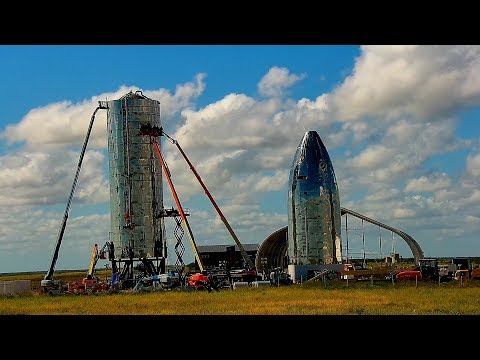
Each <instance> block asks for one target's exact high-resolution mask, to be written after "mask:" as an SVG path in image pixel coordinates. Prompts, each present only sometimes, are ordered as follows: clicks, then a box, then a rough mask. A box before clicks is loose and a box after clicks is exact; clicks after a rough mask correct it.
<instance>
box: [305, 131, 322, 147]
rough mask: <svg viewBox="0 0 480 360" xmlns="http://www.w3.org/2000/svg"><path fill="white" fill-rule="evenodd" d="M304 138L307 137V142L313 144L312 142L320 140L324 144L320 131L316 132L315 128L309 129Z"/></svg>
mask: <svg viewBox="0 0 480 360" xmlns="http://www.w3.org/2000/svg"><path fill="white" fill-rule="evenodd" d="M304 139H305V143H309V144H311V143H316V142H319V143H321V144H322V145H323V142H322V139H320V135H318V132H316V131H315V130H309V131H307V132H306V133H305V136H304Z"/></svg>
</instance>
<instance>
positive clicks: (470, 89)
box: [333, 45, 480, 121]
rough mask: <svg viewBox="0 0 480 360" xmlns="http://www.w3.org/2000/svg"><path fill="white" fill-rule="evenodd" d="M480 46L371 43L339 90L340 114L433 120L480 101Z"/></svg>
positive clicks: (350, 117) (348, 117) (337, 104)
mask: <svg viewBox="0 0 480 360" xmlns="http://www.w3.org/2000/svg"><path fill="white" fill-rule="evenodd" d="M479 74H480V46H477V45H474V46H464V45H458V46H445V45H438V46H433V45H432V46H421V45H411V46H403V45H393V46H388V45H385V46H384V45H367V46H362V53H361V55H360V57H359V58H358V59H357V61H356V63H355V68H354V71H353V73H352V74H351V75H350V76H348V77H347V78H346V79H345V81H344V82H343V83H342V84H341V85H339V87H338V88H337V89H335V91H334V93H333V96H334V101H335V107H336V110H337V114H338V116H339V118H341V119H342V120H346V121H348V120H356V119H359V118H361V117H362V116H369V115H372V116H383V117H385V118H395V117H399V116H400V115H402V114H411V115H414V116H416V117H418V118H432V117H433V116H434V115H437V114H440V113H443V114H445V113H449V112H452V111H454V110H456V109H458V108H460V107H466V106H471V105H475V104H478V103H479V101H480V85H479V84H480V82H479V80H480V75H479Z"/></svg>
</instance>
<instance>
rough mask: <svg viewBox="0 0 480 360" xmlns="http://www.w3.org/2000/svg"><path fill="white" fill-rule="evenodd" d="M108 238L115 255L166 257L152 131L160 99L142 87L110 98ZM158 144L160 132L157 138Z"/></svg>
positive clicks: (159, 178)
mask: <svg viewBox="0 0 480 360" xmlns="http://www.w3.org/2000/svg"><path fill="white" fill-rule="evenodd" d="M107 104H108V110H107V130H108V154H109V171H110V207H111V233H110V241H112V242H113V244H114V256H115V259H135V258H137V259H140V258H153V257H162V256H163V257H166V254H165V252H166V246H165V241H164V239H165V225H164V221H163V218H162V217H160V216H159V214H160V213H161V211H162V209H163V188H162V167H161V165H160V163H159V161H158V159H156V157H155V152H154V147H153V144H152V143H151V141H150V137H149V136H142V135H140V134H139V130H140V127H141V126H142V125H144V124H147V123H149V124H150V125H151V126H152V127H153V126H158V127H159V128H160V126H161V125H160V103H159V102H158V101H156V100H152V99H149V98H147V97H146V96H144V95H143V94H142V93H141V92H140V91H137V92H136V93H133V92H129V93H128V94H126V95H124V96H123V97H122V98H120V99H118V100H112V101H108V102H107ZM156 141H157V143H158V145H159V146H160V137H157V138H156Z"/></svg>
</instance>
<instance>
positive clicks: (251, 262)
mask: <svg viewBox="0 0 480 360" xmlns="http://www.w3.org/2000/svg"><path fill="white" fill-rule="evenodd" d="M161 132H162V134H163V135H165V137H166V138H167V139H169V140H170V141H171V142H172V144H174V145H176V146H177V148H178V150H179V151H180V153H181V154H182V156H183V158H184V159H185V161H186V162H187V164H188V166H189V167H190V170H192V172H193V174H194V175H195V177H196V178H197V180H198V182H199V183H200V185H201V186H202V188H203V190H204V191H205V194H206V195H207V197H208V199H209V200H210V202H211V203H212V205H213V207H214V208H215V210H216V211H217V213H218V216H220V219H221V220H222V222H223V223H224V224H225V227H226V228H227V229H228V231H229V233H230V235H231V236H232V238H233V240H234V241H235V243H236V244H237V246H238V248H239V249H240V252H241V254H242V257H243V260H245V262H246V264H247V266H248V268H249V269H254V268H255V265H254V264H253V261H252V259H250V256H248V254H247V252H246V251H245V249H244V248H243V246H242V244H241V243H240V240H239V239H238V237H237V235H236V234H235V232H234V231H233V229H232V227H231V226H230V224H229V223H228V221H227V219H226V218H225V216H224V215H223V213H222V210H220V208H219V207H218V205H217V203H216V202H215V199H214V198H213V196H212V194H210V191H208V189H207V187H206V186H205V184H204V182H203V181H202V178H201V177H200V175H199V174H198V172H197V170H195V167H194V166H193V165H192V163H191V162H190V160H189V159H188V157H187V155H186V154H185V152H184V151H183V149H182V147H181V146H180V144H179V143H178V141H177V140H175V139H172V138H171V137H170V136H168V135H167V134H166V133H165V132H164V131H163V129H161Z"/></svg>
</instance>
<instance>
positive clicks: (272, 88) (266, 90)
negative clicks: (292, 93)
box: [258, 66, 305, 96]
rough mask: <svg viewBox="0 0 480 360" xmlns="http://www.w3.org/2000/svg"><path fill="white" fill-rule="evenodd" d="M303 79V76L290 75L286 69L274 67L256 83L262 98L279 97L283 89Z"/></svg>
mask: <svg viewBox="0 0 480 360" xmlns="http://www.w3.org/2000/svg"><path fill="white" fill-rule="evenodd" d="M304 77H305V74H300V75H296V74H290V71H289V70H288V69H287V68H285V67H278V66H274V67H272V68H271V69H270V70H268V72H267V73H266V74H265V75H264V76H263V78H262V79H261V80H260V82H259V83H258V92H259V93H260V95H263V96H281V95H282V93H283V91H284V90H285V89H287V88H289V87H290V86H292V85H293V84H295V83H296V82H298V81H299V80H302V79H303V78H304Z"/></svg>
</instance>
